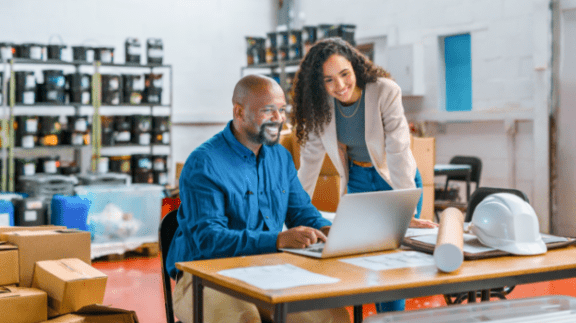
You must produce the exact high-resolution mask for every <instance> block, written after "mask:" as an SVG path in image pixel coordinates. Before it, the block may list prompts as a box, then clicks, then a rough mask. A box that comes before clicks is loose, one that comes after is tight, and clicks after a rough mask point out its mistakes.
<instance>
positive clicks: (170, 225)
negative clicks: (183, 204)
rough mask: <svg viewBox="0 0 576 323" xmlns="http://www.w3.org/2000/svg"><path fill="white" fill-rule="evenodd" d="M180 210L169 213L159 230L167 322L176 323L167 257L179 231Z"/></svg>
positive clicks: (161, 222)
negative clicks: (177, 230) (178, 216)
mask: <svg viewBox="0 0 576 323" xmlns="http://www.w3.org/2000/svg"><path fill="white" fill-rule="evenodd" d="M177 214H178V209H176V210H172V211H170V212H168V214H166V215H165V216H164V218H163V219H162V221H160V228H159V229H158V243H159V247H160V252H161V253H162V264H161V267H162V285H163V289H164V307H165V309H166V322H167V323H174V309H173V308H172V285H171V284H170V275H169V274H168V271H167V270H166V256H167V255H168V249H169V248H170V243H172V238H173V237H174V234H175V233H176V229H178V220H177V218H176V215H177Z"/></svg>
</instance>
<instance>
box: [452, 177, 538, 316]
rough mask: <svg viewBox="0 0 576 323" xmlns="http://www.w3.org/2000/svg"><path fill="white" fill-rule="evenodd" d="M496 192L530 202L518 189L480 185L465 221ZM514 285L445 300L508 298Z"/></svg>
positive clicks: (463, 294) (468, 220) (470, 218)
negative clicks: (512, 195) (480, 204)
mask: <svg viewBox="0 0 576 323" xmlns="http://www.w3.org/2000/svg"><path fill="white" fill-rule="evenodd" d="M495 193H510V194H514V195H516V196H518V197H520V198H522V199H523V200H524V201H526V202H529V200H528V196H526V194H524V192H522V191H520V190H517V189H513V188H498V187H478V188H477V189H476V190H475V191H474V193H473V194H472V196H471V197H470V202H469V203H468V208H467V209H466V217H465V218H464V221H465V222H470V221H472V215H473V214H474V210H475V209H476V206H478V204H479V203H480V202H482V200H484V199H485V198H486V197H487V196H488V195H490V194H495ZM514 287H515V286H505V287H498V288H493V289H486V290H481V291H470V292H464V293H455V294H445V295H444V300H445V301H446V304H448V305H452V304H460V303H462V302H463V301H464V300H466V299H468V302H469V303H472V302H475V301H476V298H477V297H479V298H480V299H482V300H483V301H487V300H490V298H492V297H498V298H499V299H506V295H508V294H510V292H512V290H514Z"/></svg>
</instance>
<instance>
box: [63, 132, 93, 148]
mask: <svg viewBox="0 0 576 323" xmlns="http://www.w3.org/2000/svg"><path fill="white" fill-rule="evenodd" d="M61 137H62V143H63V144H65V145H71V146H87V145H89V144H90V139H91V136H90V133H89V132H79V131H74V130H65V131H63V132H62V135H61Z"/></svg>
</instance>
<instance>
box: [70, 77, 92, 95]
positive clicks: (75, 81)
mask: <svg viewBox="0 0 576 323" xmlns="http://www.w3.org/2000/svg"><path fill="white" fill-rule="evenodd" d="M91 85H92V75H90V74H85V73H72V74H66V88H67V89H69V90H76V91H89V90H90V89H91Z"/></svg>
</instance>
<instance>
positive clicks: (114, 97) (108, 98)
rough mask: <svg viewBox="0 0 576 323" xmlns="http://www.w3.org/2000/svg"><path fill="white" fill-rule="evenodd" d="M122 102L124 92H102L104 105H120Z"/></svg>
mask: <svg viewBox="0 0 576 323" xmlns="http://www.w3.org/2000/svg"><path fill="white" fill-rule="evenodd" d="M121 102H122V92H120V91H102V104H103V105H119V104H120V103H121Z"/></svg>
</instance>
